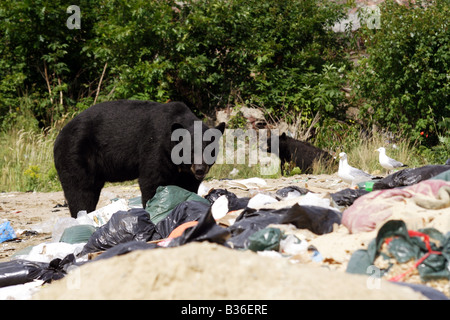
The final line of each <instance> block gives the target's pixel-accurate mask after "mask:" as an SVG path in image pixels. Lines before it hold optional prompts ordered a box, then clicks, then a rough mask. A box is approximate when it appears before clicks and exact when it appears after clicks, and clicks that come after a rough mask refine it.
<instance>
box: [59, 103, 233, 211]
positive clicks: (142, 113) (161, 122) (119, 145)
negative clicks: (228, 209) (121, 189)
mask: <svg viewBox="0 0 450 320" xmlns="http://www.w3.org/2000/svg"><path fill="white" fill-rule="evenodd" d="M195 123H197V127H198V128H200V129H201V132H202V137H203V133H204V132H206V130H208V129H209V127H208V126H206V125H205V124H203V123H202V122H201V120H200V119H198V118H197V117H196V116H195V115H194V114H193V113H192V112H191V110H190V109H189V108H188V107H187V106H186V105H185V104H184V103H181V102H170V103H167V104H161V103H156V102H149V101H132V100H119V101H110V102H104V103H100V104H97V105H94V106H92V107H90V108H89V109H86V110H85V111H83V112H81V113H80V114H79V115H77V116H76V117H75V118H73V119H72V120H71V121H70V122H69V123H68V124H67V125H66V126H65V127H64V128H63V129H62V130H61V132H60V133H59V135H58V137H57V138H56V141H55V145H54V159H55V167H56V170H57V172H58V175H59V179H60V181H61V185H62V188H63V190H64V195H65V197H66V200H67V203H68V205H69V209H70V214H71V216H72V217H76V215H77V213H78V212H79V211H80V210H86V211H87V212H91V211H94V210H95V209H96V206H97V203H98V200H99V197H100V192H101V189H102V188H103V186H104V184H105V182H120V181H127V180H133V179H138V181H139V187H140V189H141V193H142V204H143V206H144V207H145V204H146V203H147V201H148V200H149V199H151V198H152V197H153V196H154V194H155V192H156V188H157V187H158V186H165V185H177V186H179V187H182V188H184V189H186V190H189V191H192V192H197V190H198V187H199V185H200V183H201V181H202V180H203V178H204V177H205V175H206V174H207V173H208V170H209V168H210V167H211V165H212V164H213V163H214V161H215V158H214V159H213V161H212V163H211V162H208V163H205V161H203V158H202V160H201V162H198V161H196V163H195V164H194V162H193V158H194V155H193V153H194V152H193V150H194V145H195V142H194V140H193V139H194V135H193V133H194V127H195V126H194V124H195ZM180 128H184V129H187V131H188V132H189V133H190V134H191V139H192V140H191V141H188V144H187V145H188V146H190V147H191V150H188V151H192V156H191V157H190V160H191V162H190V163H187V162H186V161H185V162H184V163H181V164H180V163H178V164H175V163H174V162H173V161H172V149H173V148H174V146H175V144H176V143H177V141H172V140H171V137H172V132H173V131H174V130H175V129H180ZM215 129H218V130H219V131H220V132H219V135H222V133H223V131H224V129H225V124H224V123H221V124H219V125H218V126H217V127H216V128H215ZM219 137H220V136H219ZM211 140H212V141H211ZM211 140H210V142H205V141H202V142H200V143H201V144H200V145H201V148H202V151H203V150H205V147H206V146H208V145H209V144H212V143H217V144H218V141H215V140H218V139H213V138H211ZM184 142H186V141H184ZM197 145H198V144H197ZM185 151H186V150H184V149H183V152H185ZM188 162H189V161H188Z"/></svg>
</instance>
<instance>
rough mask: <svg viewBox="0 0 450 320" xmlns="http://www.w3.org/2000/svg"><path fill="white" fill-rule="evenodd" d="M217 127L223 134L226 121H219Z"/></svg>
mask: <svg viewBox="0 0 450 320" xmlns="http://www.w3.org/2000/svg"><path fill="white" fill-rule="evenodd" d="M216 129H217V130H219V131H220V132H222V134H223V132H224V131H225V122H221V123H219V124H218V126H217V127H216Z"/></svg>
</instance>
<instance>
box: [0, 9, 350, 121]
mask: <svg viewBox="0 0 450 320" xmlns="http://www.w3.org/2000/svg"><path fill="white" fill-rule="evenodd" d="M77 5H78V6H79V8H80V10H81V28H80V29H69V28H67V27H66V20H67V19H68V18H69V16H70V14H68V13H67V12H66V10H67V7H68V4H67V2H63V1H51V2H48V1H44V0H36V1H30V0H24V1H19V2H18V1H15V0H4V1H2V2H1V3H0V35H1V38H0V79H1V81H0V122H5V121H6V122H8V119H10V118H13V117H12V116H11V114H13V113H15V112H17V110H16V107H17V106H19V105H21V101H20V98H21V97H27V99H28V102H29V103H27V104H26V106H27V108H28V111H30V112H31V113H32V114H33V115H34V117H35V118H36V119H37V120H38V121H39V123H40V125H41V126H44V127H45V126H51V125H52V124H53V123H54V122H55V121H56V120H58V118H59V117H61V115H62V114H65V113H67V112H79V111H81V110H83V109H85V108H87V107H89V106H90V105H92V104H93V103H94V102H100V101H105V100H112V99H120V98H126V99H148V100H154V101H159V102H165V101H167V100H181V101H184V102H185V103H187V104H188V105H189V106H191V107H192V108H193V109H194V110H195V111H196V112H197V113H199V114H211V113H213V111H214V109H215V108H216V107H224V106H228V105H230V104H234V103H235V102H236V101H237V100H238V101H240V102H242V101H244V102H245V101H246V102H249V103H257V104H259V105H260V106H262V107H264V108H266V109H267V111H268V112H269V113H271V114H275V115H280V113H282V114H287V115H290V114H291V112H297V111H298V110H300V109H301V110H304V111H305V112H304V113H303V115H305V116H309V113H311V114H312V113H313V112H314V113H315V111H318V110H323V111H324V113H326V112H329V113H330V114H331V113H332V112H334V111H335V110H334V109H335V108H336V107H337V106H338V105H339V104H340V103H341V101H342V94H341V93H340V91H339V86H340V85H341V82H342V81H341V76H342V70H343V69H340V68H341V65H342V57H343V52H342V48H341V47H340V44H339V43H338V42H337V40H336V35H335V34H334V33H333V32H332V31H331V28H330V27H331V26H332V25H333V24H334V22H335V21H337V20H338V19H339V18H341V17H343V15H344V8H345V6H344V5H339V4H335V3H334V2H331V1H325V0H281V1H280V0H234V1H223V0H210V1H197V0H186V1H182V2H180V1H174V0H167V1H148V0H132V1H120V0H111V1H100V2H98V1H92V0H81V1H77Z"/></svg>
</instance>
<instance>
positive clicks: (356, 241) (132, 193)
mask: <svg viewBox="0 0 450 320" xmlns="http://www.w3.org/2000/svg"><path fill="white" fill-rule="evenodd" d="M264 181H265V184H264V185H256V184H255V185H252V184H247V185H243V184H240V183H237V182H236V180H220V181H218V180H210V181H206V182H205V185H206V187H207V188H223V189H228V190H229V191H231V192H233V193H235V194H236V195H237V196H238V197H243V196H252V195H254V194H256V193H261V192H262V193H266V194H272V195H273V194H274V193H275V191H276V190H279V189H281V188H283V187H286V186H292V185H295V186H298V187H302V188H307V189H308V190H310V191H312V192H315V193H319V194H321V195H323V196H324V198H326V197H327V196H329V194H330V193H334V192H336V191H339V190H341V189H344V188H348V187H349V185H348V184H346V183H345V182H343V181H342V180H341V179H339V178H338V177H337V175H318V176H313V175H297V176H292V177H283V178H280V179H267V180H264ZM137 196H140V190H139V187H138V185H137V184H136V185H116V186H110V187H106V188H104V189H103V190H102V193H101V197H100V201H99V204H98V206H97V208H101V207H103V206H105V205H107V204H109V203H111V200H112V199H115V198H124V199H131V198H134V197H137ZM64 203H65V202H64V195H63V193H62V192H50V193H19V192H10V193H2V194H0V222H3V221H4V220H9V221H10V222H11V225H12V227H13V228H14V230H15V231H16V233H17V235H18V239H17V240H13V241H7V242H3V243H0V263H1V262H5V261H9V260H10V258H11V256H13V255H14V254H15V253H17V252H19V251H20V250H22V249H24V248H26V247H30V246H34V245H38V244H41V243H43V242H51V241H52V231H53V227H54V226H55V224H56V222H57V221H58V219H59V218H62V217H69V216H70V214H69V210H68V208H67V207H64V206H62V205H63V204H64ZM278 227H279V228H281V229H282V230H283V231H284V232H285V233H286V234H289V233H291V234H294V235H296V236H297V237H298V238H300V239H302V240H306V241H308V243H309V244H310V245H312V246H314V247H315V248H317V250H318V251H319V252H320V254H321V255H322V257H323V260H322V262H321V263H316V262H312V261H311V260H310V259H308V258H306V259H305V257H295V259H270V258H268V257H263V256H262V255H257V254H253V255H252V253H250V252H249V253H248V254H247V255H237V254H238V253H237V252H236V251H237V250H230V249H226V250H225V249H222V248H216V246H217V245H212V244H211V245H208V244H203V245H202V246H196V245H190V246H186V248H183V247H185V246H181V247H180V248H177V249H178V250H179V251H178V252H177V253H176V254H175V256H178V257H179V259H178V260H179V261H178V262H175V261H174V259H175V258H174V257H172V256H170V257H169V258H167V259H168V261H172V262H173V263H174V264H173V267H170V268H171V269H170V270H172V269H173V272H181V273H182V274H185V275H186V276H187V277H188V278H189V277H191V276H192V277H201V278H202V279H210V280H211V281H214V279H217V278H218V277H219V278H220V277H221V275H220V274H218V272H220V270H222V268H223V266H219V265H217V267H216V268H215V267H213V265H214V262H212V260H211V259H212V257H214V256H215V255H217V259H218V260H217V263H218V264H223V263H224V261H223V259H224V258H223V255H224V254H225V255H227V254H229V257H228V258H225V260H227V259H230V261H232V260H233V261H234V259H237V260H239V257H242V258H243V259H245V261H247V262H246V263H244V266H242V265H241V267H239V266H238V269H237V270H234V266H233V267H232V266H229V265H228V271H224V272H226V273H227V274H228V275H229V277H228V278H227V279H226V281H228V282H229V286H228V287H226V288H222V289H221V290H222V291H220V292H218V291H217V290H218V289H215V291H214V292H209V291H208V290H210V289H211V284H210V283H205V286H204V288H203V287H202V289H199V288H198V287H196V288H197V289H198V290H203V291H201V292H203V294H205V297H208V299H235V298H236V297H239V299H272V298H275V299H276V296H273V295H272V294H273V293H274V292H275V293H276V292H278V291H277V290H279V293H280V295H279V297H280V298H282V297H284V298H286V299H290V298H291V299H322V298H323V299H339V298H340V297H342V298H343V299H386V297H389V298H392V299H403V298H404V299H418V298H420V297H421V296H420V295H418V294H416V293H414V292H412V291H411V290H410V289H408V290H410V291H411V292H405V289H406V288H403V287H402V288H401V290H400V289H398V290H400V291H398V290H397V288H396V287H397V286H394V287H395V288H393V287H392V286H391V285H390V284H389V283H388V282H387V281H384V280H383V283H386V285H384V284H383V290H378V291H373V290H372V291H370V290H369V291H368V290H367V283H368V282H367V281H368V277H365V276H363V278H362V279H361V278H360V279H359V280H354V279H353V276H354V275H349V274H346V273H345V269H346V266H347V263H348V261H349V259H350V257H351V255H352V254H353V253H354V252H355V251H356V250H358V249H367V246H368V244H369V242H370V241H371V240H372V239H374V238H375V237H376V232H375V231H373V232H364V233H359V234H349V232H348V230H347V229H346V228H345V227H344V226H342V225H341V226H337V225H336V227H335V229H334V231H333V232H332V233H330V234H326V235H322V236H317V235H315V234H313V233H312V232H310V231H308V230H300V229H296V228H295V227H293V226H290V225H280V226H278ZM205 246H206V247H205ZM170 250H173V249H170ZM146 251H148V250H146ZM150 251H154V250H150ZM202 252H203V253H206V254H207V255H208V257H207V258H206V259H205V260H202V259H203V258H202V257H203V256H204V255H203V254H202ZM160 254H161V253H160V252H158V253H142V256H141V254H138V253H137V254H136V255H131V254H128V255H124V256H120V257H114V258H112V259H117V260H115V261H109V262H108V260H111V259H106V260H104V261H99V262H96V263H94V264H95V265H97V270H99V272H98V273H97V274H93V273H92V272H91V271H89V270H91V269H92V268H93V266H92V267H89V266H88V265H90V264H87V265H86V266H82V267H81V268H80V269H81V270H82V271H81V274H83V279H87V281H83V283H84V285H87V286H86V287H85V288H84V287H83V286H84V285H83V284H82V288H81V289H82V290H75V291H73V290H72V291H70V292H67V291H66V289H65V288H67V282H66V281H68V282H69V283H72V282H73V281H74V280H73V279H72V278H70V277H73V276H72V275H71V274H69V275H68V276H67V277H65V278H64V279H63V280H62V281H55V283H56V284H55V285H54V284H53V283H52V284H50V285H47V286H46V288H44V289H43V290H42V292H41V293H39V294H38V299H40V298H42V299H57V298H68V299H78V298H86V297H89V298H92V299H123V298H125V299H190V297H194V296H195V297H196V299H197V298H198V299H202V296H201V294H200V293H201V292H198V294H197V295H195V294H194V293H193V292H192V291H190V290H187V289H186V288H184V289H182V287H183V283H184V282H183V281H184V280H181V279H180V277H178V276H177V277H175V276H169V278H170V279H172V280H173V281H175V280H176V281H177V282H178V284H174V283H173V281H170V280H166V281H165V282H164V283H163V285H160V284H159V283H155V282H153V283H149V284H148V285H151V288H150V287H148V288H147V287H144V288H141V289H140V290H137V288H133V285H132V284H133V283H134V281H137V280H136V279H135V278H134V277H136V278H138V279H139V277H140V274H142V272H144V271H142V270H141V267H138V266H137V265H136V263H137V262H136V260H135V259H142V261H145V264H146V265H147V267H146V268H147V269H146V270H145V272H151V273H153V274H154V277H156V278H155V279H154V280H155V281H156V282H158V281H159V279H160V278H159V277H166V276H167V272H169V271H168V269H167V268H165V267H163V268H161V265H160V264H158V265H154V264H153V265H150V264H149V261H153V260H154V258H152V257H153V256H152V255H156V256H158V255H160ZM171 254H172V253H171ZM147 255H149V256H147ZM138 256H139V258H137V257H138ZM156 256H155V257H156ZM194 256H195V258H194ZM130 259H131V260H130ZM158 259H161V257H159V256H158ZM267 259H269V260H270V262H269V260H267ZM272 260H286V261H289V262H286V264H285V265H283V268H286V274H285V276H283V277H282V278H280V277H278V278H277V277H275V278H272V277H271V275H270V274H271V272H269V271H268V269H267V266H269V265H271V264H274V266H273V267H274V268H281V266H280V265H279V263H281V262H279V263H275V262H272ZM283 263H284V262H283ZM190 264H192V265H190ZM207 264H212V265H210V266H208V267H206V265H207ZM235 264H236V265H238V263H235ZM292 264H296V265H301V268H306V269H301V270H300V271H299V270H298V269H295V268H294V269H292V268H291V267H288V266H287V265H292ZM121 265H122V266H123V268H124V269H123V270H125V269H127V268H128V269H129V266H130V265H133V266H135V267H136V268H135V267H133V270H140V271H130V272H127V273H126V274H127V276H126V277H127V280H126V281H129V283H130V285H129V286H126V290H128V291H124V292H120V293H117V294H116V295H114V294H113V295H111V294H110V293H107V292H111V290H112V289H111V288H110V286H114V285H118V286H122V282H121V284H115V283H114V281H113V280H112V279H113V278H114V277H111V276H106V275H108V274H112V273H114V272H118V273H119V274H121V278H120V279H122V280H120V281H123V279H125V278H124V277H125V271H123V270H122V269H120V270H116V269H117V268H121V267H118V266H121ZM200 265H201V266H203V265H205V267H201V268H205V269H204V271H202V272H200V274H201V275H199V268H200ZM100 266H102V267H100ZM257 266H259V267H260V268H261V269H263V270H261V271H256V268H257ZM85 267H86V268H85ZM158 268H160V269H161V270H159V269H158ZM94 269H95V267H94ZM128 269H127V270H128ZM144 269H145V268H144ZM225 269H226V268H225ZM323 269H327V270H328V271H330V272H332V274H328V273H327V274H324V273H323V272H324V270H323ZM100 270H101V271H100ZM121 270H122V271H121ZM264 270H265V271H264ZM314 270H315V271H314ZM140 272H141V273H140ZM191 272H193V274H191ZM295 272H297V273H298V272H302V273H306V274H308V276H306V277H305V278H303V280H302V281H306V280H305V279H306V278H308V279H311V281H313V282H314V281H316V284H314V286H315V287H317V288H322V289H321V290H320V292H319V291H317V292H316V291H314V292H313V291H311V292H310V293H308V292H305V293H304V294H294V292H296V291H298V290H296V289H295V286H297V287H298V286H313V284H312V283H310V284H308V283H309V282H301V283H297V282H296V281H297V280H296V281H290V280H289V281H288V280H287V278H286V277H288V273H292V274H294V273H295ZM231 273H232V274H233V276H231ZM236 273H243V274H242V275H241V276H237V275H236ZM101 274H103V275H105V276H106V277H104V276H101ZM69 276H70V277H69ZM242 277H247V278H248V279H249V281H250V280H251V279H253V280H252V281H254V280H255V277H257V278H258V279H259V282H258V284H256V283H254V282H252V283H251V284H250V283H249V284H248V285H246V286H245V287H252V286H253V287H255V288H259V290H261V288H262V287H264V281H263V280H262V279H264V278H266V277H267V285H269V286H271V288H273V290H275V291H273V290H271V291H270V292H271V295H269V296H268V295H266V294H260V293H259V292H265V291H264V290H262V291H258V292H251V291H248V292H247V291H245V292H246V293H245V292H244V294H238V292H237V291H235V289H232V288H231V287H232V286H233V284H232V281H236V286H238V287H241V285H242V281H243V279H242ZM66 278H68V279H67V280H66ZM181 278H182V277H181ZM319 278H323V279H324V283H323V284H320V285H318V284H317V281H318V280H317V279H319ZM71 279H72V280H71ZM223 280H224V281H225V279H223ZM71 281H72V282H71ZM261 281H262V282H261ZM335 281H336V282H335ZM349 281H350V282H349ZM352 281H356V282H358V281H359V286H361V289H360V290H359V289H358V290H355V291H351V290H346V289H345V288H347V287H348V283H352ZM75 282H76V281H75ZM338 282H339V283H340V285H341V286H342V292H345V294H344V295H343V296H342V295H341V294H342V293H339V292H338V291H333V290H329V291H328V290H327V289H326V288H327V286H328V284H327V283H334V284H333V286H336V287H337V286H338V285H339V284H338ZM356 282H355V285H356ZM410 282H412V283H417V280H414V281H410ZM61 283H63V284H61ZM64 283H65V284H64ZM93 283H95V284H94V285H93ZM448 283H449V282H448V281H444V282H442V283H440V284H438V285H434V286H433V287H434V288H436V289H438V290H439V291H441V292H444V293H445V294H447V295H448V294H449V292H450V290H449V284H448ZM191 284H192V282H190V281H188V280H187V279H186V283H184V285H186V286H189V285H191ZM362 284H364V287H365V288H362ZM140 286H141V287H142V284H141V285H140ZM93 288H98V291H92V290H94V289H93ZM108 288H109V289H108ZM155 288H157V289H155ZM52 289H53V290H52ZM110 289H111V290H110ZM185 289H186V290H185ZM330 289H331V287H330ZM83 290H84V291H83ZM95 290H96V289H95ZM123 290H125V286H124V289H123ZM151 290H156V291H155V294H153V295H150V296H149V295H148V294H149V292H150V291H151ZM223 290H225V292H224V291H223ZM396 290H397V291H396ZM290 293H292V295H290ZM387 294H388V295H387ZM361 295H363V296H361Z"/></svg>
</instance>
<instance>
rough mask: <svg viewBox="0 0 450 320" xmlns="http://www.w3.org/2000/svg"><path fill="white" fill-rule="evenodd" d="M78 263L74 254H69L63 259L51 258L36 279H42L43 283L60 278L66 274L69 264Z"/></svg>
mask: <svg viewBox="0 0 450 320" xmlns="http://www.w3.org/2000/svg"><path fill="white" fill-rule="evenodd" d="M74 265H78V266H79V264H77V263H76V259H75V255H73V254H69V255H67V256H66V257H65V258H64V259H59V258H56V259H53V260H52V261H50V263H49V264H48V265H47V266H46V268H44V269H43V270H42V273H41V274H40V275H39V277H38V278H37V279H38V280H43V281H44V283H50V282H52V281H53V280H59V279H62V278H63V277H65V276H66V275H67V272H68V268H69V267H70V266H74Z"/></svg>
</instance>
